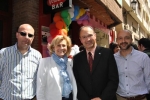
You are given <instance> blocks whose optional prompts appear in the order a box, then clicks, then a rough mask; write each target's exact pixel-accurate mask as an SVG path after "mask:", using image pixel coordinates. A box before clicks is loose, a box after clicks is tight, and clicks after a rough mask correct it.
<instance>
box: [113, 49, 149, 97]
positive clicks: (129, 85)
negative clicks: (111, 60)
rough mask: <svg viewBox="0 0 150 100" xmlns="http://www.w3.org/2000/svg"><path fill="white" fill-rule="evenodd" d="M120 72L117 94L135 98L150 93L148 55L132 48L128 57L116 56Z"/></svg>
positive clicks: (117, 54)
mask: <svg viewBox="0 0 150 100" xmlns="http://www.w3.org/2000/svg"><path fill="white" fill-rule="evenodd" d="M114 57H115V59H116V63H117V67H118V72H119V86H118V90H117V94H119V95H120V96H124V97H133V96H137V95H142V94H147V93H148V92H149V91H150V59H149V57H148V55H147V54H145V53H143V52H140V51H137V50H135V49H133V48H132V52H131V53H130V54H128V55H127V56H126V57H123V56H121V55H120V52H117V53H116V54H114Z"/></svg>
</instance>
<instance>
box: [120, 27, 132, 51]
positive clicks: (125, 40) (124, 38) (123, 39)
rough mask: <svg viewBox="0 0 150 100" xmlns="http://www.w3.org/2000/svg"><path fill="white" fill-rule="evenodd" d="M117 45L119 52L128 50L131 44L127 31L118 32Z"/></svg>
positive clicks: (130, 36) (129, 34)
mask: <svg viewBox="0 0 150 100" xmlns="http://www.w3.org/2000/svg"><path fill="white" fill-rule="evenodd" d="M117 43H118V45H119V47H120V49H121V50H128V49H129V48H130V46H131V43H132V34H131V33H130V32H129V31H127V30H123V31H120V32H119V33H118V34H117Z"/></svg>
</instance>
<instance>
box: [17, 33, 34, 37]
mask: <svg viewBox="0 0 150 100" xmlns="http://www.w3.org/2000/svg"><path fill="white" fill-rule="evenodd" d="M18 33H20V35H21V36H26V35H28V37H30V38H31V37H33V36H34V35H33V34H30V33H28V34H27V33H25V32H18Z"/></svg>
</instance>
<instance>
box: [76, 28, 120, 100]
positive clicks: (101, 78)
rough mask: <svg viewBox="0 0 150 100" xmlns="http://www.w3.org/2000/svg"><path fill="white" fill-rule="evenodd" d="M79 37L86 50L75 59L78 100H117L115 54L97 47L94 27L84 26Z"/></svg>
mask: <svg viewBox="0 0 150 100" xmlns="http://www.w3.org/2000/svg"><path fill="white" fill-rule="evenodd" d="M79 36H80V41H81V43H82V44H83V46H84V48H85V50H83V51H81V52H80V53H78V54H77V55H75V56H74V58H73V71H74V75H75V78H76V82H77V88H78V93H77V98H78V100H116V90H117V87H118V81H119V80H118V70H117V66H116V62H115V59H114V56H113V53H112V52H111V51H110V50H109V49H107V48H103V47H99V46H97V44H96V34H95V32H94V30H93V28H92V27H90V26H82V27H81V29H80V35H79ZM89 52H90V53H89ZM90 56H92V57H90ZM91 58H92V59H93V60H91Z"/></svg>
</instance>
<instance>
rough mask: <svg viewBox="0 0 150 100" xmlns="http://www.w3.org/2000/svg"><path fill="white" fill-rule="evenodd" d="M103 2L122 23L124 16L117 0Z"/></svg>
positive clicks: (104, 0)
mask: <svg viewBox="0 0 150 100" xmlns="http://www.w3.org/2000/svg"><path fill="white" fill-rule="evenodd" d="M101 2H102V3H103V4H104V5H105V6H106V7H107V8H109V10H110V11H111V12H112V13H113V14H114V15H115V16H117V17H118V18H119V19H120V20H121V21H123V16H122V8H121V7H120V6H119V4H117V2H116V1H115V0H101Z"/></svg>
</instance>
